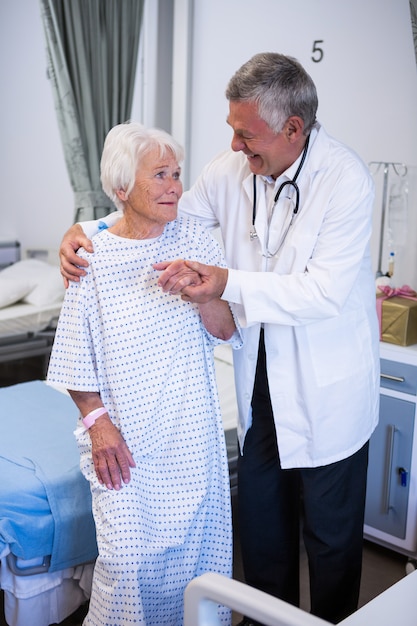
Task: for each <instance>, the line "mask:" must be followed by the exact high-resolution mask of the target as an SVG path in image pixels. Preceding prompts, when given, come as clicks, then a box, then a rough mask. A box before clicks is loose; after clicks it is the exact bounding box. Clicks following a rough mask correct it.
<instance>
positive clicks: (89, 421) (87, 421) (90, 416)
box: [83, 406, 107, 428]
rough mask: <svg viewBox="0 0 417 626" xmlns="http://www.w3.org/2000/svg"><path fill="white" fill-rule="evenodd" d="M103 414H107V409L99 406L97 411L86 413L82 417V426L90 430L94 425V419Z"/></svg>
mask: <svg viewBox="0 0 417 626" xmlns="http://www.w3.org/2000/svg"><path fill="white" fill-rule="evenodd" d="M105 413H107V409H106V407H105V406H100V407H99V408H98V409H94V410H93V411H90V413H87V415H86V416H85V417H83V424H84V426H85V427H86V428H90V427H91V426H92V425H93V424H94V422H95V421H96V419H98V418H99V417H101V416H102V415H104V414H105Z"/></svg>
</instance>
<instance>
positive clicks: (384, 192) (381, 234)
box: [369, 161, 407, 278]
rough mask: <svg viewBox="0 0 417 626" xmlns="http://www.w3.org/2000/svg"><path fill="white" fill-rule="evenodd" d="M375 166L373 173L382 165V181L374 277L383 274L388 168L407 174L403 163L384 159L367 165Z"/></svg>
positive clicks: (397, 173)
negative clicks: (376, 261) (377, 249)
mask: <svg viewBox="0 0 417 626" xmlns="http://www.w3.org/2000/svg"><path fill="white" fill-rule="evenodd" d="M372 166H376V170H375V174H376V173H378V172H379V170H380V169H381V167H382V166H383V167H384V183H383V190H382V211H381V226H380V231H379V254H378V269H377V271H376V278H379V276H383V273H382V251H383V247H384V235H385V216H386V212H387V202H388V178H389V170H390V168H392V169H393V171H394V172H395V174H396V175H397V176H401V177H403V176H407V166H406V165H405V164H404V163H392V162H384V161H371V162H370V163H369V167H370V168H372Z"/></svg>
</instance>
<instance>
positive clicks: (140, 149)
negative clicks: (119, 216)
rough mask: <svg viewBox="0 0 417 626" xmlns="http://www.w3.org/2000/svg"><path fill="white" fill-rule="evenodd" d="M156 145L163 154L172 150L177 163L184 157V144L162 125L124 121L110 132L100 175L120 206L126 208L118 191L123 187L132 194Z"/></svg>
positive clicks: (111, 195)
mask: <svg viewBox="0 0 417 626" xmlns="http://www.w3.org/2000/svg"><path fill="white" fill-rule="evenodd" d="M155 148H156V149H157V150H159V156H160V157H161V158H164V157H165V155H166V154H167V153H168V152H169V153H171V154H172V155H173V156H174V158H175V160H176V161H177V162H178V164H180V163H181V162H182V161H183V160H184V149H183V147H182V146H181V145H180V144H179V143H178V142H177V141H176V140H175V139H174V138H173V137H171V135H169V134H168V133H167V132H165V131H164V130H160V129H159V128H146V127H145V126H143V125H142V124H139V122H124V123H123V124H118V125H117V126H113V128H112V129H111V130H110V131H109V132H108V134H107V137H106V139H105V141H104V147H103V152H102V155H101V161H100V178H101V184H102V186H103V191H104V192H105V193H106V194H107V195H108V196H109V198H110V199H111V200H112V201H113V202H114V204H115V205H116V207H117V208H118V209H123V203H122V202H121V200H120V199H119V197H118V196H117V193H116V192H117V191H118V190H120V189H123V190H124V191H125V192H126V195H129V193H130V192H131V191H132V189H133V186H134V184H135V179H136V174H137V172H138V170H140V165H141V163H142V162H143V160H144V158H145V157H146V155H147V154H148V153H149V152H150V151H151V150H153V149H155Z"/></svg>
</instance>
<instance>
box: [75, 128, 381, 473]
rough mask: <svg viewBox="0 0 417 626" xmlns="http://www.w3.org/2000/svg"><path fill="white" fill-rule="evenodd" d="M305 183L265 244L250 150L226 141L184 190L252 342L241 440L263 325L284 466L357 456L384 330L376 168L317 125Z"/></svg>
mask: <svg viewBox="0 0 417 626" xmlns="http://www.w3.org/2000/svg"><path fill="white" fill-rule="evenodd" d="M317 131H318V132H317ZM299 160H300V159H299ZM299 160H298V161H297V162H296V163H294V164H293V165H292V166H291V167H290V168H289V169H288V170H287V171H286V172H284V174H283V175H282V176H281V177H279V179H277V181H276V183H275V190H276V189H277V188H278V187H279V185H280V184H281V182H282V181H284V180H289V179H291V178H292V177H293V176H294V173H295V171H296V169H297V166H298V163H299ZM297 182H298V186H299V189H300V208H299V212H298V214H297V216H296V218H295V220H294V223H293V225H292V226H291V228H290V229H289V231H288V234H287V236H286V237H285V239H284V241H283V242H282V233H283V232H285V230H286V226H287V225H288V222H289V219H290V216H291V212H292V211H291V208H292V206H293V204H292V203H291V202H290V201H289V200H288V199H287V198H286V197H285V196H287V195H290V196H292V195H293V191H289V188H288V187H287V188H286V192H284V193H282V195H281V197H280V200H279V202H278V204H277V206H276V207H275V210H274V213H273V217H272V220H271V224H270V228H269V241H268V244H267V243H266V240H267V238H268V225H267V224H268V208H267V205H268V203H269V205H270V204H271V202H270V201H269V198H268V196H267V192H266V191H265V189H266V187H267V185H266V184H265V183H264V181H263V180H262V178H261V177H258V181H257V198H258V200H257V212H256V221H255V226H256V231H257V234H258V238H257V239H255V240H253V241H251V240H250V236H249V233H250V231H251V230H252V212H253V186H252V185H253V176H252V174H251V172H250V170H249V167H248V164H247V159H246V157H245V156H244V154H243V153H234V152H232V151H231V150H228V151H226V152H224V153H222V154H220V155H219V156H217V157H216V158H214V159H213V160H212V161H211V162H210V163H209V164H208V165H207V166H206V167H205V168H204V170H203V171H202V173H201V175H200V177H199V178H198V179H197V181H196V183H195V184H194V185H193V187H192V189H191V190H190V191H188V192H186V193H184V195H183V196H182V198H181V201H180V210H181V211H182V212H183V213H187V214H189V215H193V216H195V217H198V219H200V220H201V221H202V222H203V223H204V224H205V225H206V226H207V227H208V228H215V227H217V226H220V231H221V235H222V240H223V244H224V249H225V257H226V263H227V265H228V267H229V268H230V269H229V277H228V282H227V285H226V289H225V291H224V294H223V298H224V299H225V300H229V302H230V303H231V304H232V307H233V309H234V312H235V314H236V315H237V317H238V318H239V320H240V322H241V324H242V326H244V328H243V329H242V332H243V337H244V347H243V348H242V349H241V350H237V351H234V371H235V382H236V395H237V403H238V410H239V415H238V435H239V442H240V447H241V450H242V449H243V445H244V439H245V435H246V432H247V430H248V428H249V427H250V425H251V421H252V412H251V398H252V390H253V383H254V378H255V369H256V361H257V354H258V342H259V332H260V328H261V324H263V326H264V331H265V345H266V356H267V372H268V380H269V387H270V393H271V401H272V407H273V412H274V420H275V427H276V432H277V440H278V446H279V453H280V460H281V466H282V467H283V468H292V467H318V466H321V465H327V464H330V463H333V462H335V461H338V460H341V459H343V458H346V457H348V456H350V455H351V454H353V453H354V452H356V451H357V450H359V449H360V448H361V447H362V445H363V444H364V443H365V442H366V441H367V440H368V439H369V437H370V436H371V434H372V432H373V430H374V429H375V427H376V425H377V422H378V414H379V332H378V323H377V317H376V308H375V283H374V277H373V274H372V268H371V258H370V249H369V241H370V236H371V228H372V208H373V200H374V185H373V181H372V178H371V176H370V174H369V171H368V168H367V167H366V165H365V164H364V163H363V162H362V161H361V160H360V159H359V157H358V156H357V155H356V154H355V153H354V152H353V151H352V150H350V149H349V148H347V147H346V146H344V145H343V144H341V143H340V142H338V141H336V140H335V139H333V138H331V137H330V136H329V135H328V134H327V133H326V132H325V130H324V129H323V128H322V127H320V126H319V125H317V130H316V129H313V131H312V135H311V139H310V146H309V151H308V155H307V159H306V161H305V163H304V165H303V168H302V171H301V173H300V175H299V177H298V179H297ZM288 191H289V193H288ZM270 193H271V192H270ZM273 193H275V192H273ZM272 195H273V194H272ZM116 217H117V214H115V215H113V216H112V217H109V218H106V220H105V221H106V222H108V223H113V222H114V220H115V218H116ZM85 224H86V223H83V224H82V226H83V228H84V230H85V231H86V233H87V234H89V235H90V236H91V234H92V230H91V228H88V227H87V226H85ZM281 243H282V245H281V247H280V250H279V252H278V253H277V254H276V255H275V256H274V257H273V258H269V259H268V258H266V257H265V256H264V255H265V251H266V248H267V246H269V247H268V249H269V251H270V252H273V253H274V252H275V250H276V249H277V248H278V247H279V246H280V244H281Z"/></svg>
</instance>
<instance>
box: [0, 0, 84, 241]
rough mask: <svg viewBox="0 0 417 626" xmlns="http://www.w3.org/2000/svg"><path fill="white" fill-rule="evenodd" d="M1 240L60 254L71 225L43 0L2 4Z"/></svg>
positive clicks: (11, 0) (70, 199)
mask: <svg viewBox="0 0 417 626" xmlns="http://www.w3.org/2000/svg"><path fill="white" fill-rule="evenodd" d="M0 58H1V64H0V84H1V91H2V97H1V100H0V137H1V140H0V163H1V167H0V187H1V189H2V190H3V192H2V202H1V204H0V239H9V238H11V239H17V240H19V241H20V242H21V244H22V247H24V248H27V247H33V248H57V247H58V245H59V242H60V240H61V236H62V233H63V232H64V231H65V230H66V229H67V228H68V226H69V225H70V224H71V222H72V216H73V194H72V189H71V186H70V183H69V178H68V175H67V171H66V166H65V162H64V157H63V153H62V149H61V142H60V137H59V133H58V125H57V121H56V115H55V111H54V105H53V99H52V92H51V89H50V85H49V82H48V79H47V77H46V61H45V53H44V41H43V30H42V24H41V19H40V8H39V3H38V1H37V0H0Z"/></svg>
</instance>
